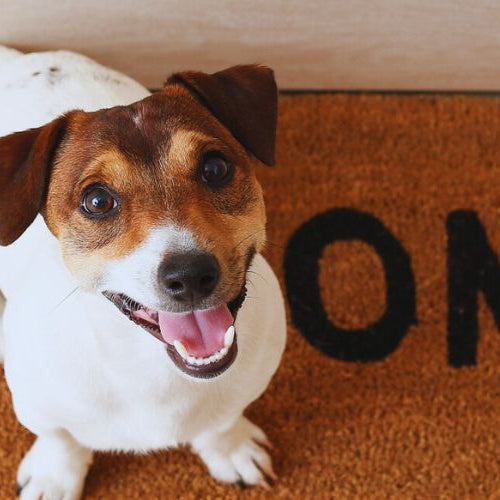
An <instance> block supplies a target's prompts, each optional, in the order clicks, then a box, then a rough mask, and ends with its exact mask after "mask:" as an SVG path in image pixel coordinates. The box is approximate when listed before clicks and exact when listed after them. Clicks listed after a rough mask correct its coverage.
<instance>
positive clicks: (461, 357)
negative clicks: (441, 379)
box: [446, 210, 500, 367]
mask: <svg viewBox="0 0 500 500" xmlns="http://www.w3.org/2000/svg"><path fill="white" fill-rule="evenodd" d="M446 229H447V231H448V362H449V363H450V364H451V365H453V366H456V367H459V366H465V365H474V364H476V353H477V343H478V338H479V332H478V317H477V314H478V293H479V291H482V292H483V293H484V296H485V298H486V302H487V304H488V307H489V308H490V309H491V311H492V313H493V316H494V318H495V323H496V325H497V327H498V328H500V264H499V263H498V258H497V256H496V255H495V253H494V252H493V251H492V249H491V247H490V246H489V244H488V239H487V237H486V233H485V231H484V228H483V227H482V226H481V223H480V222H479V219H478V217H477V215H476V213H475V212H472V211H466V210H457V211H455V212H452V213H450V215H449V216H448V220H447V221H446Z"/></svg>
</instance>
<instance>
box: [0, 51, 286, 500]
mask: <svg viewBox="0 0 500 500" xmlns="http://www.w3.org/2000/svg"><path fill="white" fill-rule="evenodd" d="M0 109H2V113H1V117H0V136H2V137H1V138H0V243H1V245H2V248H0V290H1V292H2V295H3V298H2V300H1V302H4V304H2V307H0V312H1V309H4V311H3V317H2V330H0V334H1V335H0V338H1V351H2V357H3V361H4V369H5V376H6V380H7V383H8V386H9V388H10V391H11V393H12V401H13V405H14V410H15V413H16V415H17V417H18V419H19V421H20V422H21V423H22V424H23V425H24V426H25V427H27V428H28V429H29V430H30V431H31V432H33V433H34V434H36V435H37V438H36V441H35V443H34V444H33V446H32V448H31V449H30V450H29V452H28V453H27V454H26V456H25V457H24V459H23V460H22V462H21V464H20V467H19V471H18V475H17V482H18V488H19V490H20V495H21V498H22V499H39V498H44V499H60V498H64V499H76V498H79V497H80V496H81V494H82V490H83V485H84V480H85V476H86V474H87V470H88V468H89V464H90V463H91V459H92V451H93V450H125V451H139V452H145V451H148V450H155V449H161V448H168V447H172V446H176V445H179V444H183V443H185V444H190V445H191V447H192V448H193V450H195V451H196V452H197V453H198V454H199V455H200V456H201V458H202V459H203V461H204V462H205V464H206V465H207V467H208V469H209V471H210V473H211V474H212V476H213V477H215V478H217V479H219V480H222V481H228V482H238V481H243V482H244V483H246V484H251V485H262V486H265V485H266V484H267V480H268V479H269V478H271V479H273V478H275V474H274V472H273V469H272V466H271V460H270V457H269V455H268V452H267V450H266V448H267V447H268V446H269V442H268V440H267V438H266V436H265V434H264V433H263V432H262V430H260V429H259V428H258V427H257V426H256V425H254V424H253V423H251V422H250V421H249V420H247V419H246V418H245V417H244V416H243V410H244V409H245V407H246V406H247V405H248V404H249V403H251V402H252V401H254V400H255V399H256V398H258V397H259V396H260V395H261V394H262V393H263V391H264V390H265V389H266V386H267V385H268V383H269V381H270V379H271V377H272V375H273V374H274V372H275V371H276V369H277V367H278V364H279V361H280V358H281V355H282V352H283V349H284V344H285V332H286V321H285V310H284V303H283V298H282V294H281V291H280V287H279V284H278V281H277V279H276V277H275V275H274V273H273V271H272V270H271V268H270V267H269V265H268V264H267V263H266V261H265V260H264V259H263V257H262V256H261V255H260V253H259V252H260V251H261V249H262V248H263V246H264V243H265V222H266V216H265V210H264V201H263V194H262V190H261V188H260V186H259V184H258V182H257V180H256V177H255V173H254V169H256V168H260V167H261V165H262V164H266V165H272V164H273V163H274V148H275V132H276V115H277V89H276V84H275V81H274V77H273V73H272V71H271V70H270V69H268V68H265V67H262V66H236V67H232V68H229V69H226V70H224V71H220V72H218V73H214V74H211V75H209V74H205V73H200V72H184V73H177V74H174V75H173V76H171V77H170V78H169V79H168V80H167V82H166V84H165V87H164V88H163V89H162V90H160V91H159V92H156V93H154V94H150V93H149V92H148V91H147V90H146V89H145V88H144V87H142V86H140V85H139V84H137V83H136V82H134V81H133V80H131V79H129V78H127V77H125V76H124V75H122V74H120V73H117V72H115V71H112V70H110V69H107V68H104V67H103V66H100V65H98V64H97V63H95V62H93V61H91V60H89V59H87V58H85V57H83V56H81V55H77V54H73V53H69V52H46V53H33V54H28V55H23V54H21V53H19V52H17V51H14V50H12V49H7V48H5V47H0ZM34 127H35V128H34ZM14 132H15V133H14ZM7 134H10V135H7ZM4 299H5V300H4Z"/></svg>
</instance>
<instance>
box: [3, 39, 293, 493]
mask: <svg viewBox="0 0 500 500" xmlns="http://www.w3.org/2000/svg"><path fill="white" fill-rule="evenodd" d="M51 67H52V68H54V67H57V68H58V71H57V72H55V71H52V72H51V71H50V68H51ZM37 72H40V74H37V75H35V76H34V75H33V73H37ZM54 73H57V75H55V74H54ZM147 94H148V92H147V90H146V89H144V88H142V87H141V86H140V85H138V84H137V83H135V82H133V81H132V80H130V79H129V78H127V77H125V76H123V75H120V74H119V73H116V72H114V71H111V70H109V69H106V68H104V67H102V66H100V65H98V64H96V63H94V62H92V61H90V60H89V59H87V58H84V57H82V56H79V55H77V54H72V53H68V52H48V53H39V54H30V55H22V54H20V53H17V52H15V51H11V50H9V49H6V48H3V47H0V109H2V113H1V114H0V135H3V134H7V133H10V132H12V131H16V130H21V129H25V128H29V127H33V126H39V125H42V124H43V123H46V122H48V121H50V120H51V119H53V118H54V117H56V116H57V115H58V114H60V113H63V112H65V111H68V110H70V109H75V108H80V109H85V110H95V109H98V108H102V107H109V106H114V105H119V104H128V103H130V102H133V101H135V100H138V99H141V98H142V97H144V96H146V95H147ZM162 232H163V233H162ZM165 233H168V234H170V236H173V239H171V240H168V238H167V239H166V240H164V242H163V244H164V245H169V244H171V245H179V244H181V245H188V246H190V245H194V244H195V243H193V241H194V237H193V235H188V234H184V235H182V231H179V230H175V231H173V230H172V228H163V229H158V230H157V231H156V232H155V231H153V232H152V233H151V234H150V235H149V238H148V239H147V242H146V243H145V244H144V246H143V247H140V248H139V249H138V250H137V252H136V253H135V254H134V255H133V256H130V257H129V258H128V259H124V262H121V263H119V262H117V263H116V264H115V265H114V266H110V267H109V268H108V270H107V271H108V272H107V274H106V275H105V277H104V278H103V282H105V281H106V280H108V282H109V283H117V282H119V281H120V280H122V284H123V286H130V287H131V288H132V289H134V290H135V291H137V292H138V294H137V296H135V298H137V299H138V300H141V299H142V298H143V297H144V299H148V298H149V296H148V294H150V293H151V291H150V290H148V289H147V287H146V288H144V287H143V285H141V284H140V282H141V280H142V279H146V278H145V276H146V274H147V272H152V269H153V267H154V266H155V265H158V262H153V261H154V260H155V259H156V258H157V255H158V254H159V252H161V250H162V245H160V244H159V240H160V238H159V236H165ZM163 249H165V248H163ZM139 265H142V266H143V270H144V273H146V274H143V275H141V274H140V273H139V274H138V275H137V276H136V277H134V280H135V281H133V282H128V281H126V280H125V281H123V279H122V278H123V277H122V276H119V273H120V272H121V271H123V269H124V267H123V266H126V267H127V268H128V269H131V268H134V266H139ZM252 270H253V271H254V272H253V273H252V274H251V281H250V283H249V284H248V296H249V298H248V299H247V300H246V301H245V302H244V304H243V307H242V308H241V310H240V312H239V314H238V318H237V321H236V325H235V326H236V331H237V338H238V356H237V358H236V360H235V362H234V363H233V365H232V366H231V367H230V368H229V369H228V370H227V371H226V372H225V373H223V374H222V375H220V376H219V377H216V378H214V379H210V380H206V381H200V380H198V379H192V378H189V377H188V376H186V375H184V374H182V373H181V372H180V371H179V370H178V369H177V368H176V367H175V366H174V364H173V363H172V361H171V360H170V358H169V357H168V356H167V355H166V353H165V350H164V347H163V345H162V344H161V343H160V342H159V341H158V340H156V339H155V338H153V337H152V336H150V335H148V334H147V333H146V332H145V331H144V330H142V329H141V328H140V327H138V326H136V325H134V324H133V323H132V322H130V321H129V320H128V319H126V318H125V317H124V316H123V315H121V314H120V313H119V312H118V311H117V310H116V309H115V307H114V306H113V305H112V304H111V303H109V302H108V301H107V300H106V299H105V298H104V297H102V296H101V295H99V294H93V293H89V292H87V291H84V289H83V288H81V287H79V284H78V283H77V282H76V280H75V278H73V277H72V276H71V275H70V273H69V272H68V271H67V269H66V267H65V266H64V264H63V260H62V256H61V251H60V247H59V244H58V241H57V240H56V239H55V238H54V237H53V236H52V234H51V233H50V232H49V231H48V229H47V227H46V225H45V223H44V221H43V220H42V218H41V217H37V219H36V220H35V222H34V223H33V224H32V225H31V227H30V228H29V229H28V230H27V231H26V232H25V233H24V234H23V236H22V237H21V238H20V239H19V240H17V241H16V242H15V243H13V244H12V245H10V246H9V247H5V248H0V290H1V291H2V292H3V294H4V295H5V297H6V299H7V303H6V307H5V311H4V314H3V335H4V338H3V341H1V342H0V346H2V345H3V353H4V363H5V375H6V378H7V382H8V385H9V388H10V390H11V392H12V400H13V404H14V409H15V412H16V415H17V417H18V419H19V420H20V422H21V423H22V424H23V425H25V426H26V427H27V428H28V429H30V430H31V431H32V432H33V433H35V434H37V435H38V439H37V441H36V442H35V444H34V445H33V447H32V449H31V451H30V452H29V453H28V454H27V455H26V457H25V458H24V460H23V462H22V464H21V466H20V469H19V474H18V481H19V483H20V485H21V486H25V487H24V488H23V490H22V495H21V498H22V499H37V498H40V497H42V496H43V498H44V499H52V498H65V499H73V498H75V499H76V498H78V497H79V495H80V493H81V488H82V485H83V481H84V477H85V475H86V472H87V468H88V465H89V463H90V460H91V451H90V450H130V451H146V450H152V449H158V448H165V447H169V446H176V445H178V444H180V443H191V444H192V445H193V448H194V449H195V450H196V451H197V452H198V453H199V454H200V456H201V457H202V458H203V459H204V460H205V462H206V463H207V466H208V467H209V469H210V471H211V473H212V474H213V475H214V477H217V478H219V479H221V480H225V481H234V480H237V479H239V478H242V479H243V480H244V481H245V482H247V483H250V484H262V482H263V480H264V477H263V474H262V472H261V471H260V470H259V468H258V467H256V466H255V463H254V462H256V463H257V465H258V466H259V467H260V468H261V469H262V470H263V471H265V472H266V473H267V474H268V475H272V474H273V472H272V468H271V462H270V459H269V456H268V454H267V452H266V451H265V450H264V449H263V448H262V447H261V446H259V445H257V444H256V441H258V442H261V443H262V442H265V440H266V438H265V435H264V434H263V432H262V431H261V430H260V429H258V428H257V427H256V426H254V425H253V424H251V423H250V422H249V421H248V420H246V419H245V418H244V417H242V412H243V410H244V408H245V407H246V406H247V405H248V404H249V403H250V402H252V401H253V400H255V399H256V398H258V397H259V396H260V394H262V392H263V391H264V390H265V388H266V386H267V384H268V383H269V380H270V378H271V376H272V374H273V373H274V372H275V370H276V369H277V366H278V364H279V360H280V358H281V354H282V352H283V348H284V342H285V330H286V328H285V313H284V305H283V299H282V295H281V291H280V287H279V284H278V281H277V279H276V277H275V275H274V273H273V272H272V270H271V268H270V267H269V265H268V264H267V263H266V262H265V260H264V259H263V258H262V256H260V255H257V256H256V258H255V260H254V263H253V265H252ZM141 286H142V287H143V289H142V292H141ZM134 287H135V288H134ZM120 291H123V292H125V293H127V289H121V290H120ZM130 294H131V295H132V296H133V294H132V292H131V291H130ZM151 298H152V297H151ZM144 302H145V303H147V304H150V302H149V300H144ZM0 333H1V330H0ZM110 480H112V478H111V479H110Z"/></svg>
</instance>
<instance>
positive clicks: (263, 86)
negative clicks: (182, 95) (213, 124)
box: [166, 65, 278, 165]
mask: <svg viewBox="0 0 500 500" xmlns="http://www.w3.org/2000/svg"><path fill="white" fill-rule="evenodd" d="M166 83H167V84H172V83H178V84H181V85H183V86H184V87H186V88H187V89H188V90H190V91H191V92H192V93H193V94H195V95H196V96H197V97H198V99H199V100H200V101H201V103H202V104H203V105H204V106H206V107H207V108H208V109H209V110H210V111H211V112H212V113H213V114H214V115H215V116H216V118H217V119H218V120H219V121H220V122H221V123H222V124H223V125H225V126H226V127H227V128H228V129H229V130H230V131H231V133H232V134H233V135H234V137H235V138H236V139H238V141H239V142H240V143H241V144H243V146H245V148H246V149H248V150H249V151H250V152H251V153H253V155H254V156H255V157H257V158H258V159H259V160H260V161H262V162H263V163H265V164H267V165H274V149H275V142H276V119H277V110H278V90H277V87H276V82H275V80H274V73H273V71H272V70H271V69H269V68H266V67H265V66H258V65H249V66H233V67H231V68H228V69H225V70H223V71H218V72H217V73H213V74H211V75H209V74H206V73H201V72H196V71H186V72H184V73H176V74H174V75H172V76H171V77H170V78H169V79H168V80H167V82H166Z"/></svg>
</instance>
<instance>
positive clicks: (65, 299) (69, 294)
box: [50, 286, 80, 313]
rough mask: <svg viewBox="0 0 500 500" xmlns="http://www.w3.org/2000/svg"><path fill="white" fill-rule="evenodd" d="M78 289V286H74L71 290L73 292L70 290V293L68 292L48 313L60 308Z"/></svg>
mask: <svg viewBox="0 0 500 500" xmlns="http://www.w3.org/2000/svg"><path fill="white" fill-rule="evenodd" d="M79 288H80V286H76V287H75V288H73V290H71V292H69V293H68V295H66V297H64V298H63V299H62V300H61V302H59V304H57V305H56V306H55V307H54V308H53V309H52V311H50V312H51V313H53V312H54V311H55V310H56V309H57V308H58V307H60V306H61V305H62V304H63V303H64V302H66V301H67V300H68V299H69V298H70V297H71V296H72V295H73V294H74V293H75V292H76V291H77V290H78V289H79Z"/></svg>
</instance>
